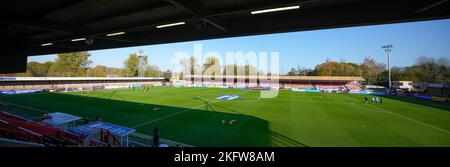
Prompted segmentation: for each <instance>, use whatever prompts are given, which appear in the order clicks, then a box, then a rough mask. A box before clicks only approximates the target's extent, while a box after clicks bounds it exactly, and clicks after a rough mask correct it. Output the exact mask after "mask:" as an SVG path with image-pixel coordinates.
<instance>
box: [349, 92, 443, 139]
mask: <svg viewBox="0 0 450 167" xmlns="http://www.w3.org/2000/svg"><path fill="white" fill-rule="evenodd" d="M345 97H346V98H347V99H349V100H351V101H355V102H356V100H354V99H352V98H349V97H347V96H345ZM365 105H368V106H370V107H373V108H377V109H379V110H381V111H378V112H383V113H387V114H391V115H394V116H397V117H400V118H403V119H406V120H409V121H412V122H415V123H418V124H421V125H423V126H426V127H429V128H433V129H435V130H439V131H442V132H445V133H447V134H450V132H449V131H447V130H445V129H442V128H439V127H436V126H433V125H430V124H427V123H424V122H420V121H418V120H415V119H413V118H410V117H407V116H404V115H401V114H398V113H395V112H392V111H389V110H386V109H384V108H380V107H378V106H374V105H370V104H365Z"/></svg>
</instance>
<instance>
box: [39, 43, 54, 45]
mask: <svg viewBox="0 0 450 167" xmlns="http://www.w3.org/2000/svg"><path fill="white" fill-rule="evenodd" d="M50 45H53V43H44V44H41V46H50Z"/></svg>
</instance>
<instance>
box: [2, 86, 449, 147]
mask: <svg viewBox="0 0 450 167" xmlns="http://www.w3.org/2000/svg"><path fill="white" fill-rule="evenodd" d="M223 94H232V95H239V96H242V98H238V99H234V100H230V101H224V100H217V99H216V97H218V96H220V95H223ZM259 95H260V92H259V91H258V90H237V89H219V88H175V87H153V88H151V89H150V91H148V92H144V91H143V89H142V88H140V89H136V91H133V90H132V89H117V90H97V91H89V92H85V93H83V92H70V93H41V94H27V95H8V96H0V101H2V102H7V103H5V108H6V109H8V110H11V111H14V112H17V113H20V114H22V115H25V116H30V117H32V116H38V115H42V114H43V112H65V113H69V114H74V115H78V116H82V117H86V116H88V117H89V118H91V119H93V118H95V117H96V116H100V118H101V119H102V120H103V121H106V122H111V123H115V124H119V125H124V126H128V127H133V128H135V129H137V131H138V132H139V133H144V134H148V135H151V133H152V130H153V128H154V127H155V126H158V127H159V128H160V129H161V137H162V138H165V139H169V140H173V141H177V142H181V143H186V144H189V145H193V146H294V147H303V146H310V147H311V146H450V105H448V104H443V103H435V102H430V101H426V100H418V99H405V98H396V97H384V98H383V104H365V103H364V101H363V100H364V96H363V95H351V94H322V93H302V92H291V91H280V92H279V94H278V96H277V97H276V98H272V99H262V98H259ZM230 122H231V123H230Z"/></svg>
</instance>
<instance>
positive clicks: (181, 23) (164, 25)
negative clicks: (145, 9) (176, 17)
mask: <svg viewBox="0 0 450 167" xmlns="http://www.w3.org/2000/svg"><path fill="white" fill-rule="evenodd" d="M183 24H186V23H185V22H176V23H170V24H163V25H159V26H156V28H165V27H172V26H178V25H183Z"/></svg>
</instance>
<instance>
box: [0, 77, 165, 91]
mask: <svg viewBox="0 0 450 167" xmlns="http://www.w3.org/2000/svg"><path fill="white" fill-rule="evenodd" d="M164 81H166V79H165V78H162V77H154V78H104V77H0V94H2V92H7V91H16V92H17V91H19V90H36V91H38V90H41V91H42V90H47V91H78V90H97V89H112V88H126V87H129V86H130V85H162V82H164ZM9 93H11V92H9ZM11 94H14V93H11Z"/></svg>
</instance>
